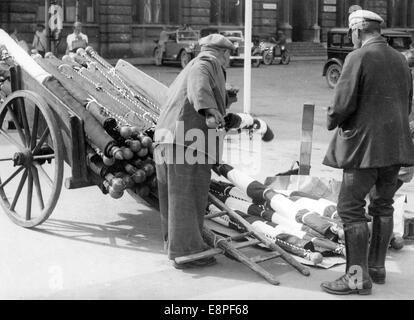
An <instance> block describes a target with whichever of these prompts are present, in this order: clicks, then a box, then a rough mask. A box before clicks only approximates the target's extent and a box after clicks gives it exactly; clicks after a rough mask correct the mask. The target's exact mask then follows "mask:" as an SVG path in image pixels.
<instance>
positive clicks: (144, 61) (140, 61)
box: [106, 56, 327, 66]
mask: <svg viewBox="0 0 414 320" xmlns="http://www.w3.org/2000/svg"><path fill="white" fill-rule="evenodd" d="M119 59H122V60H125V61H127V62H129V63H131V64H132V65H134V66H135V65H154V59H153V58H148V57H141V58H119ZM119 59H106V60H107V61H108V62H109V63H110V64H112V65H115V64H116V63H117V61H118V60H119ZM326 60H327V57H326V56H291V61H326Z"/></svg>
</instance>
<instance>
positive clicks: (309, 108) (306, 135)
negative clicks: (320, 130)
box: [299, 103, 315, 175]
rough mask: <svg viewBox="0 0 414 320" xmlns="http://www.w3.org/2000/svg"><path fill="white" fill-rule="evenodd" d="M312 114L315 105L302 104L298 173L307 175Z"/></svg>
mask: <svg viewBox="0 0 414 320" xmlns="http://www.w3.org/2000/svg"><path fill="white" fill-rule="evenodd" d="M314 115H315V105H314V104H310V103H307V104H304V105H303V115H302V139H301V144H300V157H299V174H300V175H309V173H310V167H311V165H310V164H311V155H312V136H313V122H314Z"/></svg>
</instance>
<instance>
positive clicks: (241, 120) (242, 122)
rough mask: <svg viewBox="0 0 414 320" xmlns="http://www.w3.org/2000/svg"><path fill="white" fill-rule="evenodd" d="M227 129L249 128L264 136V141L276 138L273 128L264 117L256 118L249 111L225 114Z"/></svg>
mask: <svg viewBox="0 0 414 320" xmlns="http://www.w3.org/2000/svg"><path fill="white" fill-rule="evenodd" d="M224 119H225V121H226V126H225V127H226V129H227V130H229V129H237V130H239V129H249V130H254V131H255V132H257V133H259V134H260V135H261V136H262V140H263V141H266V142H268V141H271V140H273V138H274V134H273V131H272V129H271V128H270V127H269V126H268V125H267V124H266V122H264V121H263V120H262V119H259V118H254V117H252V116H251V115H250V114H248V113H228V114H227V115H226V116H225V118H224Z"/></svg>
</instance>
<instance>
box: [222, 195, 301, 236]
mask: <svg viewBox="0 0 414 320" xmlns="http://www.w3.org/2000/svg"><path fill="white" fill-rule="evenodd" d="M217 198H219V199H220V200H221V201H223V202H224V203H225V204H226V205H227V206H229V207H230V208H232V209H233V210H237V211H239V212H243V213H245V214H248V215H251V216H255V217H259V218H260V219H261V220H262V221H265V222H270V223H273V224H274V226H276V225H278V226H280V228H284V230H286V232H288V233H290V234H292V235H294V236H296V237H298V238H300V239H302V238H303V236H304V235H305V232H304V231H302V230H301V228H302V225H301V224H299V223H297V222H296V221H288V220H286V219H284V218H283V217H281V216H280V215H278V214H277V213H275V212H274V211H272V210H268V209H264V208H263V207H260V206H258V205H255V204H253V203H250V202H246V201H244V200H241V199H237V198H234V197H231V196H226V195H217ZM255 221H256V220H255Z"/></svg>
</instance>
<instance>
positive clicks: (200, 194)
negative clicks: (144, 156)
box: [154, 145, 212, 259]
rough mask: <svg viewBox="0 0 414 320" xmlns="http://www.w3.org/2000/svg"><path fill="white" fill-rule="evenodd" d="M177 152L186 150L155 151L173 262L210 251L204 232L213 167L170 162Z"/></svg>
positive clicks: (165, 236) (164, 231) (165, 148)
mask: <svg viewBox="0 0 414 320" xmlns="http://www.w3.org/2000/svg"><path fill="white" fill-rule="evenodd" d="M177 149H178V152H180V151H181V152H182V150H183V147H179V146H175V145H174V146H173V145H159V146H157V147H156V148H155V150H154V157H155V162H156V172H157V180H158V196H159V205H160V213H161V229H162V235H163V239H164V244H165V248H166V249H167V251H168V257H169V258H170V259H174V258H176V257H180V256H185V255H189V254H193V253H197V252H201V251H204V250H206V249H207V248H208V246H207V245H206V244H205V242H204V240H203V237H202V231H203V223H204V215H205V212H206V208H207V202H208V191H209V186H210V180H211V167H212V166H211V165H209V164H187V163H184V164H176V163H174V161H172V162H169V161H168V159H170V157H169V152H171V151H172V150H174V151H176V152H177Z"/></svg>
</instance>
